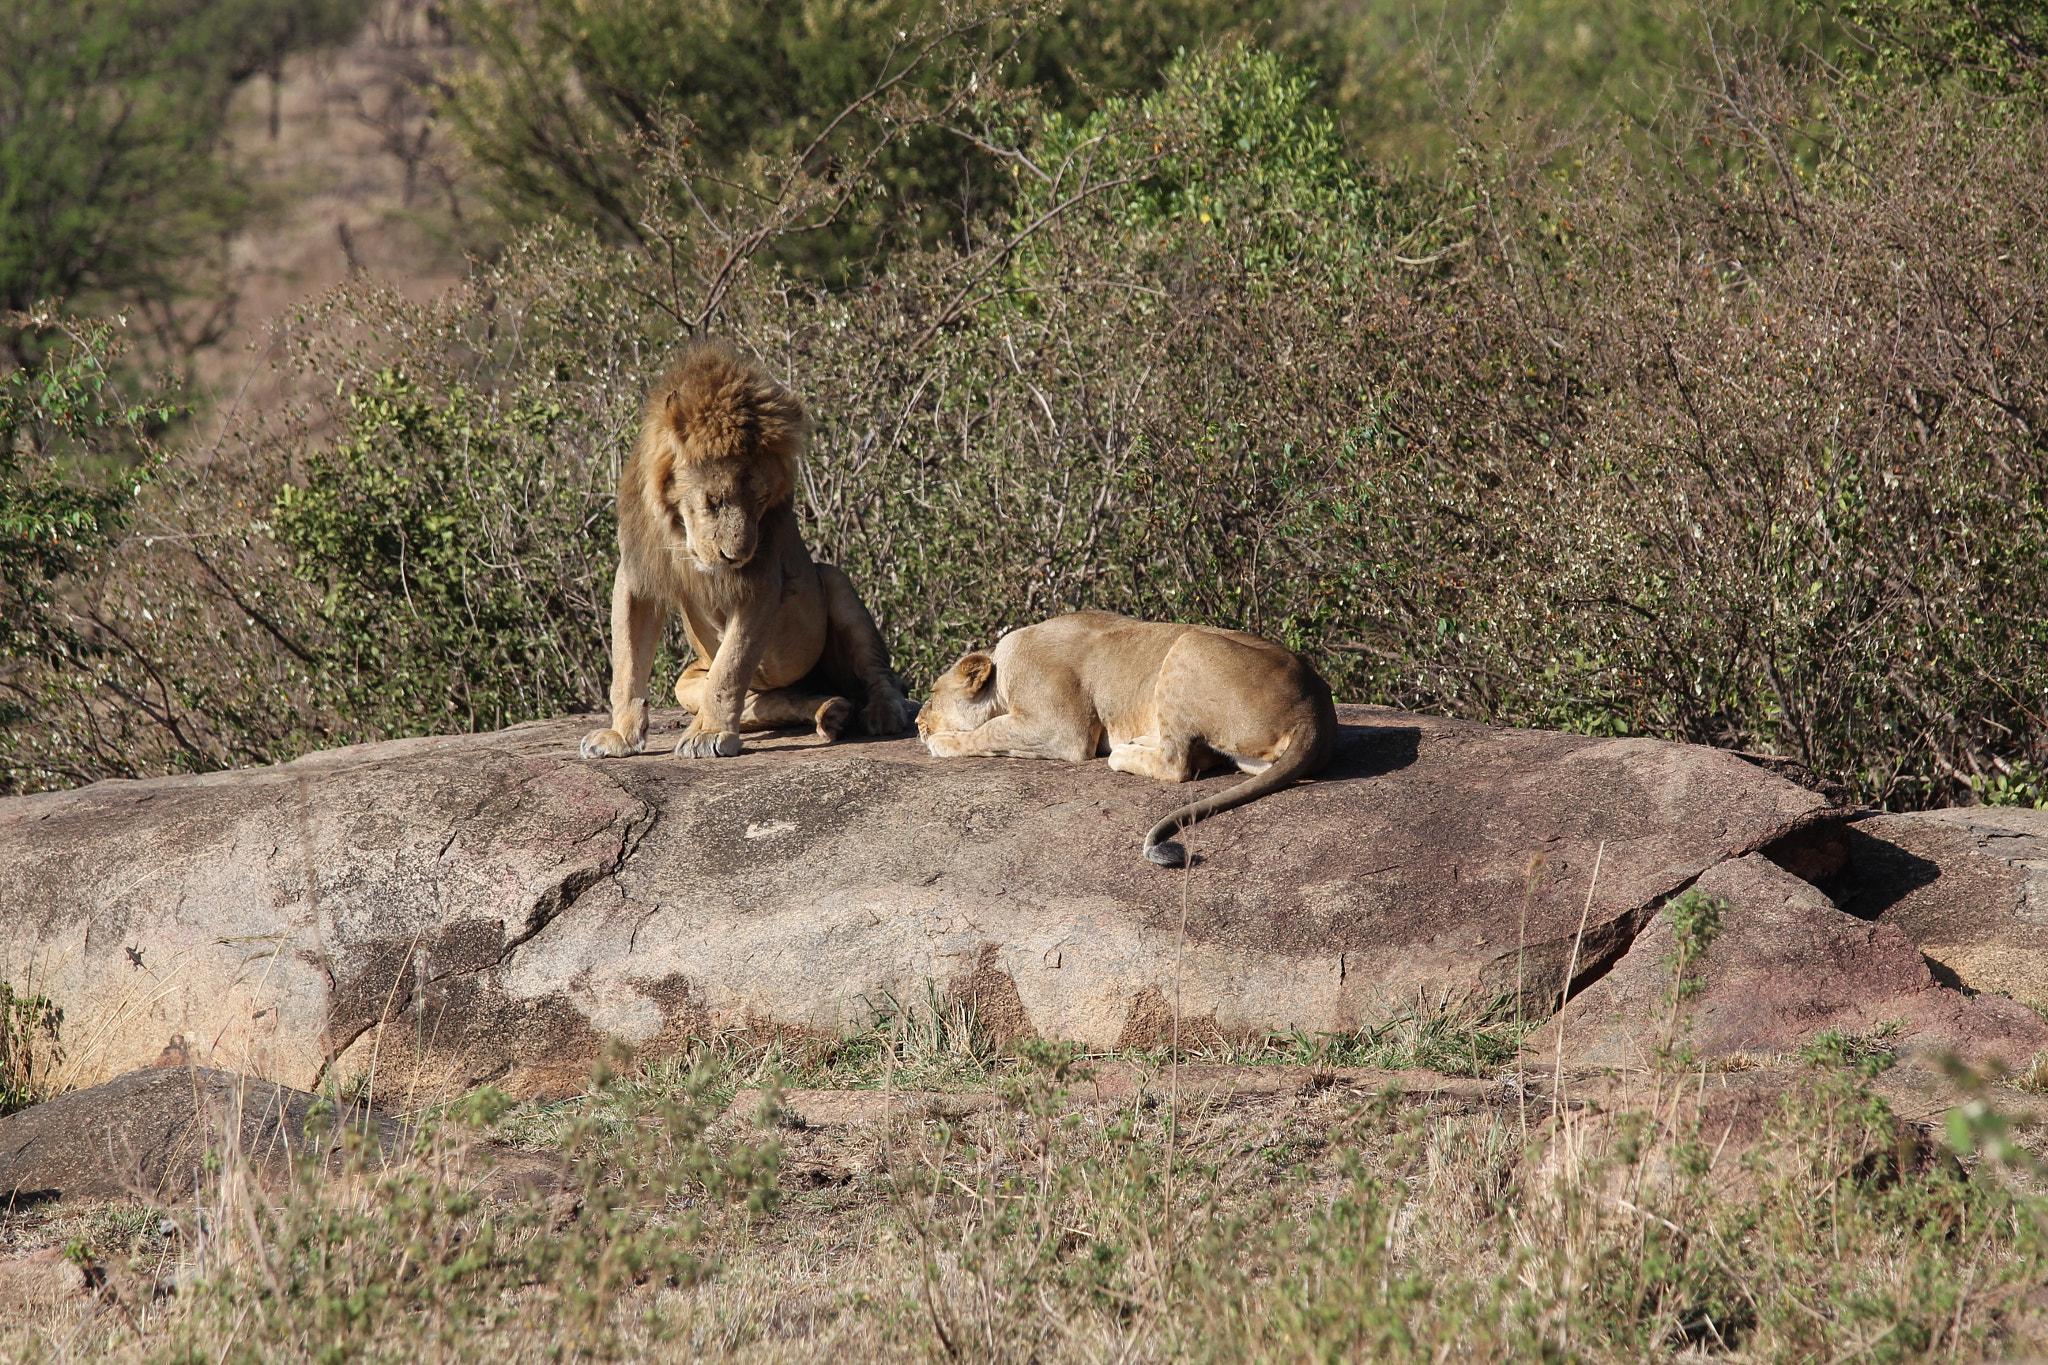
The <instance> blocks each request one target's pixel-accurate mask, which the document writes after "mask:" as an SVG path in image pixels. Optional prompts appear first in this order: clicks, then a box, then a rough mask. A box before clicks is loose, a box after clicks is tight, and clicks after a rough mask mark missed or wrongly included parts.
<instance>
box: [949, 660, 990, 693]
mask: <svg viewBox="0 0 2048 1365" xmlns="http://www.w3.org/2000/svg"><path fill="white" fill-rule="evenodd" d="M953 666H954V667H955V668H957V669H959V670H960V681H962V682H964V683H966V684H967V687H968V690H969V691H970V692H979V691H981V689H982V688H984V687H987V686H988V685H989V683H991V682H992V681H994V680H995V676H996V661H995V660H994V659H991V658H989V656H988V655H986V654H970V655H968V656H967V657H966V658H964V659H962V660H961V661H960V662H959V663H957V664H955V665H953Z"/></svg>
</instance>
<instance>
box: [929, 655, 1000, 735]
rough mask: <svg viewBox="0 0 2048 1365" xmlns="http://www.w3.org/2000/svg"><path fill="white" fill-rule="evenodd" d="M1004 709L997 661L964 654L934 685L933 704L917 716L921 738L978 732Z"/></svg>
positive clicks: (986, 656) (931, 702) (930, 701)
mask: <svg viewBox="0 0 2048 1365" xmlns="http://www.w3.org/2000/svg"><path fill="white" fill-rule="evenodd" d="M1002 709H1003V704H1002V702H1001V701H1000V700H999V699H998V698H997V696H996V661H995V660H994V659H991V658H989V656H988V655H986V654H964V655H962V656H961V657H960V661H959V662H958V663H956V664H954V665H953V666H952V667H951V668H949V669H947V670H946V671H945V672H944V673H941V674H940V675H939V679H938V681H937V682H935V683H933V684H932V695H931V700H929V701H927V702H926V703H925V704H924V709H923V710H921V711H919V712H918V713H917V733H918V736H919V738H927V737H929V736H931V735H944V734H956V733H959V732H961V731H965V730H972V729H975V728H976V727H977V726H980V725H982V724H984V723H985V722H987V721H988V720H990V719H992V718H994V717H995V716H996V715H997V714H999V713H1000V712H1001V711H1002Z"/></svg>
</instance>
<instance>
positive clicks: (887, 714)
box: [860, 697, 917, 735]
mask: <svg viewBox="0 0 2048 1365" xmlns="http://www.w3.org/2000/svg"><path fill="white" fill-rule="evenodd" d="M860 724H861V728H862V729H863V730H866V731H867V732H868V733H869V734H871V735H900V734H902V733H903V732H904V731H905V730H910V729H914V728H915V727H916V725H917V708H916V707H915V706H912V705H911V704H910V703H909V702H908V701H906V700H904V699H903V698H902V697H876V698H875V699H874V700H872V701H870V702H869V703H868V704H867V708H866V709H865V710H863V711H862V712H861V713H860Z"/></svg>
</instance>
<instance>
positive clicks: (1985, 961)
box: [1833, 806, 2048, 1001]
mask: <svg viewBox="0 0 2048 1365" xmlns="http://www.w3.org/2000/svg"><path fill="white" fill-rule="evenodd" d="M1846 839H1847V845H1846V850H1845V852H1846V855H1847V857H1846V866H1845V868H1844V870H1843V872H1842V874H1841V875H1840V876H1839V878H1838V879H1837V880H1836V882H1835V883H1834V885H1833V889H1834V892H1835V895H1836V898H1837V900H1839V902H1840V903H1841V906H1842V908H1843V909H1844V910H1846V911H1848V912H1849V913H1851V914H1853V915H1857V916H1859V917H1861V918H1863V919H1867V920H1871V921H1874V922H1876V923H1878V924H1883V925H1886V926H1889V927H1890V928H1892V929H1895V930H1897V931H1898V932H1899V933H1901V934H1903V935H1904V936H1905V937H1906V938H1908V939H1910V940H1911V941H1912V942H1913V944H1914V945H1915V946H1916V947H1918V948H1919V949H1920V951H1921V952H1923V953H1925V954H1927V956H1928V957H1929V958H1930V959H1931V960H1932V961H1933V963H1934V967H1935V973H1936V976H1937V978H1939V979H1941V980H1942V981H1944V982H1946V983H1947V984H1950V985H1956V986H1961V987H1963V988H1965V989H1968V990H1972V991H1987V992H1989V991H1997V992H2002V993H2003V994H2006V995H2009V996H2012V997H2013V998H2014V999H2017V1000H2038V1001H2048V810H2017V809H2011V808H1992V807H1985V806H1972V807H1968V808H1965V809H1960V810H1935V811H1918V812H1915V813H1913V814H1910V815H1879V816H1873V817H1870V818H1868V819H1864V820H1859V821H1857V822H1856V823H1855V824H1854V825H1851V826H1850V827H1849V828H1848V830H1847V831H1846Z"/></svg>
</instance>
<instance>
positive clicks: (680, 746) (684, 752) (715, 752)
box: [676, 730, 740, 758]
mask: <svg viewBox="0 0 2048 1365" xmlns="http://www.w3.org/2000/svg"><path fill="white" fill-rule="evenodd" d="M739 751H740V737H739V736H738V735H736V734H734V733H733V732H732V731H730V730H717V731H713V730H705V731H702V732H700V733H697V734H692V735H684V736H683V737H682V739H681V741H680V742H678V743H677V745H676V757H677V758H732V757H734V756H735V755H737V754H738V753H739Z"/></svg>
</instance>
